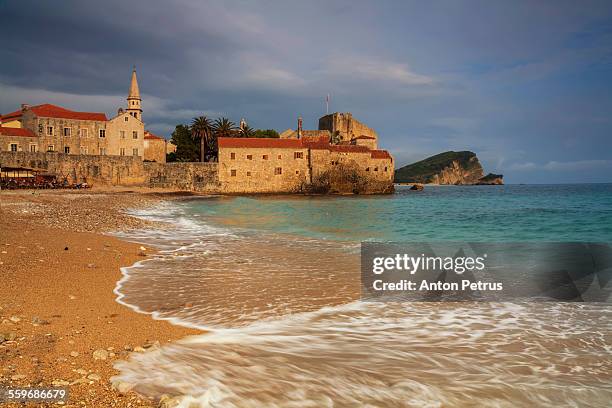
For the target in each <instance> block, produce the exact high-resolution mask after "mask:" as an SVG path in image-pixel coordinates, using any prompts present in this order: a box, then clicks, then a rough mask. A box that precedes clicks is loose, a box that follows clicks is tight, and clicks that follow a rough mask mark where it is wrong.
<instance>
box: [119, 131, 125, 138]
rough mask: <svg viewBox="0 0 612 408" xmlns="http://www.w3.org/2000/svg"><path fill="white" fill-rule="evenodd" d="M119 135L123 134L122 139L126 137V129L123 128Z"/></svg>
mask: <svg viewBox="0 0 612 408" xmlns="http://www.w3.org/2000/svg"><path fill="white" fill-rule="evenodd" d="M119 135H120V136H121V138H122V139H125V130H121V131H120V132H119Z"/></svg>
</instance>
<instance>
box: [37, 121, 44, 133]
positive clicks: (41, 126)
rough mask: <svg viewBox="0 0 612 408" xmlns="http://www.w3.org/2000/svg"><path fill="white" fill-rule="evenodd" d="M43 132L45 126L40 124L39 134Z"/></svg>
mask: <svg viewBox="0 0 612 408" xmlns="http://www.w3.org/2000/svg"><path fill="white" fill-rule="evenodd" d="M42 132H43V125H42V123H39V124H38V133H42Z"/></svg>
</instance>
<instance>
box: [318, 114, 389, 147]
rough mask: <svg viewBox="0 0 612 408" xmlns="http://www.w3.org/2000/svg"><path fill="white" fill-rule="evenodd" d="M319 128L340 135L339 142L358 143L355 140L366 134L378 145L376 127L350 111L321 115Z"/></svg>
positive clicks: (374, 144)
mask: <svg viewBox="0 0 612 408" xmlns="http://www.w3.org/2000/svg"><path fill="white" fill-rule="evenodd" d="M319 130H328V131H329V132H330V133H331V134H332V135H334V136H337V137H338V140H337V141H338V142H345V143H346V142H348V143H352V144H357V143H355V142H354V141H356V140H359V138H360V137H362V136H366V137H369V138H373V139H374V142H373V146H374V148H376V146H377V145H378V135H377V134H376V132H375V131H374V129H372V128H370V127H368V126H366V125H365V124H363V123H361V122H359V121H358V120H357V119H355V118H354V117H353V115H352V114H351V113H350V112H347V113H339V112H335V113H331V114H329V115H325V116H323V117H321V118H320V119H319Z"/></svg>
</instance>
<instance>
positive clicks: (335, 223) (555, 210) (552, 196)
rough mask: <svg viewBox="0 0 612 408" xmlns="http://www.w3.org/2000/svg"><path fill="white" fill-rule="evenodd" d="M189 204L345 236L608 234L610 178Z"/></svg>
mask: <svg viewBox="0 0 612 408" xmlns="http://www.w3.org/2000/svg"><path fill="white" fill-rule="evenodd" d="M189 212H191V213H192V214H200V215H202V216H205V217H206V218H207V220H208V221H212V222H215V223H219V224H222V225H231V226H237V227H243V228H249V229H255V230H268V231H273V232H280V233H288V234H295V235H302V236H308V237H312V238H320V239H333V240H347V241H364V240H382V241H447V240H448V241H496V242H504V241H506V242H507V241H592V242H611V241H612V184H574V185H507V186H426V187H425V190H424V191H422V192H414V191H410V190H409V188H408V187H405V186H399V187H398V188H397V192H396V193H395V194H393V195H389V196H354V197H353V196H351V197H294V196H269V197H255V196H253V197H229V198H228V197H224V198H217V199H207V200H204V201H201V200H200V201H193V202H191V203H190V204H189Z"/></svg>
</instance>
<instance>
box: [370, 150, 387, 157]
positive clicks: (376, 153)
mask: <svg viewBox="0 0 612 408" xmlns="http://www.w3.org/2000/svg"><path fill="white" fill-rule="evenodd" d="M371 157H372V158H373V159H390V158H391V155H390V154H389V152H388V151H386V150H372V152H371Z"/></svg>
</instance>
